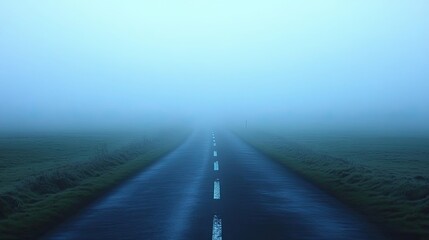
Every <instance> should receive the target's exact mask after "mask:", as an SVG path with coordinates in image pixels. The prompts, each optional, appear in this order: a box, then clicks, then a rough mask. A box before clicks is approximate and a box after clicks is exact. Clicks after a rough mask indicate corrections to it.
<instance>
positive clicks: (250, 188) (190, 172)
mask: <svg viewBox="0 0 429 240" xmlns="http://www.w3.org/2000/svg"><path fill="white" fill-rule="evenodd" d="M44 238H45V239H162V240H165V239H198V240H199V239H225V240H228V239H234V240H240V239H246V240H248V239H271V240H276V239H329V240H334V239H383V237H382V235H381V234H380V233H379V231H378V230H377V229H376V228H375V227H374V226H372V225H370V224H368V223H367V222H366V221H365V219H363V218H362V217H361V216H359V215H358V214H356V213H355V212H353V211H352V210H350V209H348V208H347V207H346V206H344V205H343V204H341V203H340V202H338V200H336V199H335V198H333V197H331V196H329V195H328V194H326V193H325V192H323V191H321V190H319V189H318V188H317V187H315V186H313V185H312V184H310V183H308V182H306V181H305V180H303V179H301V178H300V177H299V176H297V175H296V174H294V173H292V172H290V171H289V170H287V169H285V168H284V167H283V166H281V165H280V164H278V163H276V162H274V161H272V160H270V159H267V158H266V157H265V156H263V155H261V154H260V153H258V152H257V151H255V150H254V149H253V148H251V147H250V146H248V145H246V144H245V143H244V142H242V141H241V140H240V139H239V138H237V137H236V136H235V135H233V134H231V133H229V132H227V131H216V132H211V131H206V130H196V131H194V133H193V134H192V135H191V136H190V137H189V138H188V139H187V140H186V142H185V143H183V144H182V145H181V146H180V147H179V148H178V149H176V150H175V151H173V152H172V153H170V154H169V155H167V156H165V157H164V158H162V159H160V160H159V161H157V162H156V163H155V164H153V165H152V166H150V167H148V168H146V169H145V170H143V171H142V172H141V173H140V174H138V175H137V176H135V177H133V178H131V179H130V180H129V181H127V182H125V183H124V184H122V185H121V186H119V187H118V188H116V189H115V190H113V191H112V192H110V193H109V194H107V195H106V196H105V197H103V198H102V199H100V200H98V201H97V202H95V203H93V204H92V205H90V206H88V207H87V208H86V209H84V210H82V212H81V213H79V214H77V215H76V216H75V217H73V218H72V219H70V220H69V221H67V222H65V223H64V224H62V225H60V226H59V227H58V228H57V229H55V230H54V231H53V232H51V233H49V234H48V235H47V236H45V237H44Z"/></svg>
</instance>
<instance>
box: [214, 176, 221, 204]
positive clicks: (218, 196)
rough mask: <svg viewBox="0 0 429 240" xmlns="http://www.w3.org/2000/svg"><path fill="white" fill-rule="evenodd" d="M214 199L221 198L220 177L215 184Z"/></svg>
mask: <svg viewBox="0 0 429 240" xmlns="http://www.w3.org/2000/svg"><path fill="white" fill-rule="evenodd" d="M213 199H220V182H219V179H217V180H216V181H214V184H213Z"/></svg>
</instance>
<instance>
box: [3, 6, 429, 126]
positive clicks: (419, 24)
mask: <svg viewBox="0 0 429 240" xmlns="http://www.w3.org/2000/svg"><path fill="white" fill-rule="evenodd" d="M428 10H429V3H428V2H427V1H424V0H420V1H419V0H413V1H395V0H393V1H380V0H363V1H341V0H336V1H334V0H332V1H329V0H328V1H310V0H305V1H223V0H220V1H162V0H161V1H83V0H82V1H36V0H34V1H30V0H28V1H19V0H18V1H17V0H3V1H1V2H0V129H2V130H4V129H6V130H8V129H32V128H36V129H37V128H69V127H89V128H91V127H100V126H103V127H111V126H122V125H123V126H128V127H129V126H138V125H139V124H142V123H143V122H144V121H155V122H156V121H166V122H168V121H179V119H180V120H183V119H198V118H199V119H202V120H205V121H208V119H211V120H213V119H215V120H219V121H230V122H244V121H245V120H246V119H247V120H248V121H249V122H251V123H252V122H270V123H272V124H273V123H276V124H279V123H281V124H284V125H289V126H292V127H307V126H308V127H310V126H311V127H329V128H368V129H387V130H401V131H408V130H410V131H411V130H412V131H423V130H424V131H427V130H428V129H429V107H428V105H429V94H428V90H429V44H428V43H429V14H427V12H428Z"/></svg>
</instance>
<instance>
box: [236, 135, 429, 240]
mask: <svg viewBox="0 0 429 240" xmlns="http://www.w3.org/2000/svg"><path fill="white" fill-rule="evenodd" d="M236 133H237V134H238V135H239V136H240V137H241V138H242V139H244V140H245V141H246V142H248V143H249V144H251V145H252V146H254V147H255V148H256V149H258V150H260V151H261V152H263V153H264V154H266V155H268V156H269V157H271V158H272V159H275V160H278V161H280V162H281V163H283V164H284V165H285V166H287V167H288V168H290V169H292V170H294V171H296V172H298V173H299V174H301V175H303V176H304V177H305V178H307V179H309V180H310V181H312V182H314V183H316V184H317V185H319V186H320V187H322V188H323V189H325V190H327V191H329V192H330V193H332V194H333V195H335V196H336V197H337V198H339V199H340V200H342V201H344V202H346V203H348V204H349V205H350V206H352V207H354V208H356V209H357V210H359V211H361V212H362V213H364V214H366V215H367V216H368V218H369V219H371V220H372V221H375V222H377V223H378V224H379V225H380V226H382V227H383V228H384V229H386V230H387V231H389V232H393V233H395V234H396V235H397V236H403V237H404V238H417V239H429V138H424V137H399V136H398V137H381V136H375V135H373V136H372V135H366V136H364V135H360V136H358V135H345V134H342V135H335V134H330V135H328V134H322V135H310V134H305V135H304V134H303V135H300V134H286V133H276V134H274V133H271V132H268V131H260V130H259V131H256V130H255V131H250V130H247V131H237V132H236Z"/></svg>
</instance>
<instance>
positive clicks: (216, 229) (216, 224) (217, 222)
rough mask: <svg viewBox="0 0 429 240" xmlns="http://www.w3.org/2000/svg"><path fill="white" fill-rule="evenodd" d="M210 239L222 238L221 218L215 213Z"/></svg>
mask: <svg viewBox="0 0 429 240" xmlns="http://www.w3.org/2000/svg"><path fill="white" fill-rule="evenodd" d="M212 240H222V219H220V218H219V217H218V216H217V215H214V216H213V232H212Z"/></svg>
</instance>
